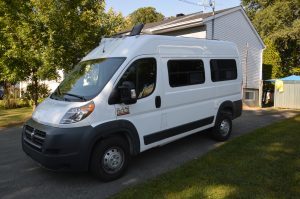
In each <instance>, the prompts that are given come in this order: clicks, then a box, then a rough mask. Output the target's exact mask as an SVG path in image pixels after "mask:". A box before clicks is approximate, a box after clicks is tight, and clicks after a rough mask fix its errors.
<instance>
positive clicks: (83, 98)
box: [62, 93, 87, 101]
mask: <svg viewBox="0 0 300 199" xmlns="http://www.w3.org/2000/svg"><path fill="white" fill-rule="evenodd" d="M62 94H63V95H68V96H72V97H77V98H79V99H81V100H84V101H87V99H86V98H85V97H84V96H80V95H76V94H72V93H62Z"/></svg>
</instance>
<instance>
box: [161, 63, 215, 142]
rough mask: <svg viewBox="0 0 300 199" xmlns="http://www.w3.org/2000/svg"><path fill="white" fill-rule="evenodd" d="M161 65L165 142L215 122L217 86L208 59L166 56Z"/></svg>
mask: <svg viewBox="0 0 300 199" xmlns="http://www.w3.org/2000/svg"><path fill="white" fill-rule="evenodd" d="M204 66H206V67H204ZM162 68H163V79H164V80H165V84H164V94H163V98H162V102H163V111H162V121H163V124H164V125H163V127H162V132H164V137H163V138H164V139H166V140H164V142H169V141H173V140H175V139H178V138H180V137H183V136H186V135H188V134H191V133H193V132H192V131H193V130H194V132H197V131H199V130H202V129H204V128H208V127H211V126H213V121H214V114H215V113H214V112H215V111H214V90H213V89H212V87H211V86H212V85H211V81H210V74H209V70H207V62H206V60H205V59H201V58H163V59H162ZM187 131H191V132H189V133H186V132H187Z"/></svg>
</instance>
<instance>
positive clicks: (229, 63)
mask: <svg viewBox="0 0 300 199" xmlns="http://www.w3.org/2000/svg"><path fill="white" fill-rule="evenodd" d="M210 72H211V80H212V81H213V82H219V81H227V80H234V79H236V78H237V70H236V62H235V60H234V59H212V60H210Z"/></svg>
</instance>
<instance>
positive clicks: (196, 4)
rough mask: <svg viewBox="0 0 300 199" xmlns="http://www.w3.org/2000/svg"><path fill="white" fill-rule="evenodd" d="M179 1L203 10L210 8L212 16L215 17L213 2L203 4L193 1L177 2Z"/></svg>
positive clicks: (210, 0)
mask: <svg viewBox="0 0 300 199" xmlns="http://www.w3.org/2000/svg"><path fill="white" fill-rule="evenodd" d="M179 1H181V2H184V3H187V4H190V5H194V6H199V7H203V8H207V7H210V8H211V9H212V11H213V15H215V1H214V0H209V1H208V2H204V1H202V2H194V1H190V0H179Z"/></svg>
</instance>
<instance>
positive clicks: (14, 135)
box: [0, 109, 300, 199]
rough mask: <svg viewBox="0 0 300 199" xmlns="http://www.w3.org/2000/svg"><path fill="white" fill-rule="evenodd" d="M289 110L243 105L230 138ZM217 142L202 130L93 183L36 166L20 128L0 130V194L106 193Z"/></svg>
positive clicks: (4, 197)
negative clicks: (113, 178) (111, 177)
mask: <svg viewBox="0 0 300 199" xmlns="http://www.w3.org/2000/svg"><path fill="white" fill-rule="evenodd" d="M299 113H300V112H299V111H298V112H297V111H291V110H279V111H278V110H273V109H266V110H246V111H243V115H242V117H240V118H238V119H236V120H234V121H233V132H232V137H236V136H240V135H243V134H246V133H249V132H251V131H252V130H254V129H257V128H260V127H263V126H266V125H268V124H270V123H272V122H275V121H278V120H281V119H285V118H289V117H293V116H295V115H297V114H299ZM218 145H220V143H216V142H215V141H213V140H211V139H210V138H209V136H208V135H207V133H206V132H203V133H198V134H194V135H191V136H188V137H186V138H184V139H181V140H179V141H176V142H173V143H170V144H168V145H165V146H162V147H159V148H155V149H152V150H149V151H146V152H144V153H141V154H140V155H138V156H136V157H134V158H133V159H132V160H131V164H130V165H129V169H128V172H127V173H126V174H125V176H123V177H122V178H121V179H118V180H116V181H113V182H109V183H102V182H99V181H98V180H97V179H95V178H93V177H92V176H90V175H89V174H88V173H71V172H69V173H68V172H65V173H62V172H53V171H48V170H45V169H43V168H40V167H39V166H38V165H37V164H36V163H35V162H33V160H31V158H29V157H27V156H26V155H25V153H24V152H23V151H22V147H21V128H20V127H18V128H9V129H4V130H1V131H0V176H1V177H0V198H1V199H15V198H37V199H40V198H45V199H47V198H72V199H75V198H97V199H99V198H107V197H108V196H110V195H112V194H114V193H116V192H118V191H120V190H122V189H124V188H125V187H127V186H129V185H132V184H136V183H140V182H143V181H145V180H147V179H149V178H153V177H155V176H157V175H159V174H161V173H164V172H166V171H168V170H170V169H174V168H176V167H178V166H180V165H182V164H183V163H185V162H187V161H189V160H192V159H195V158H198V157H200V156H202V155H203V154H205V153H207V152H208V151H209V150H211V149H213V148H215V147H217V146H218Z"/></svg>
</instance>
